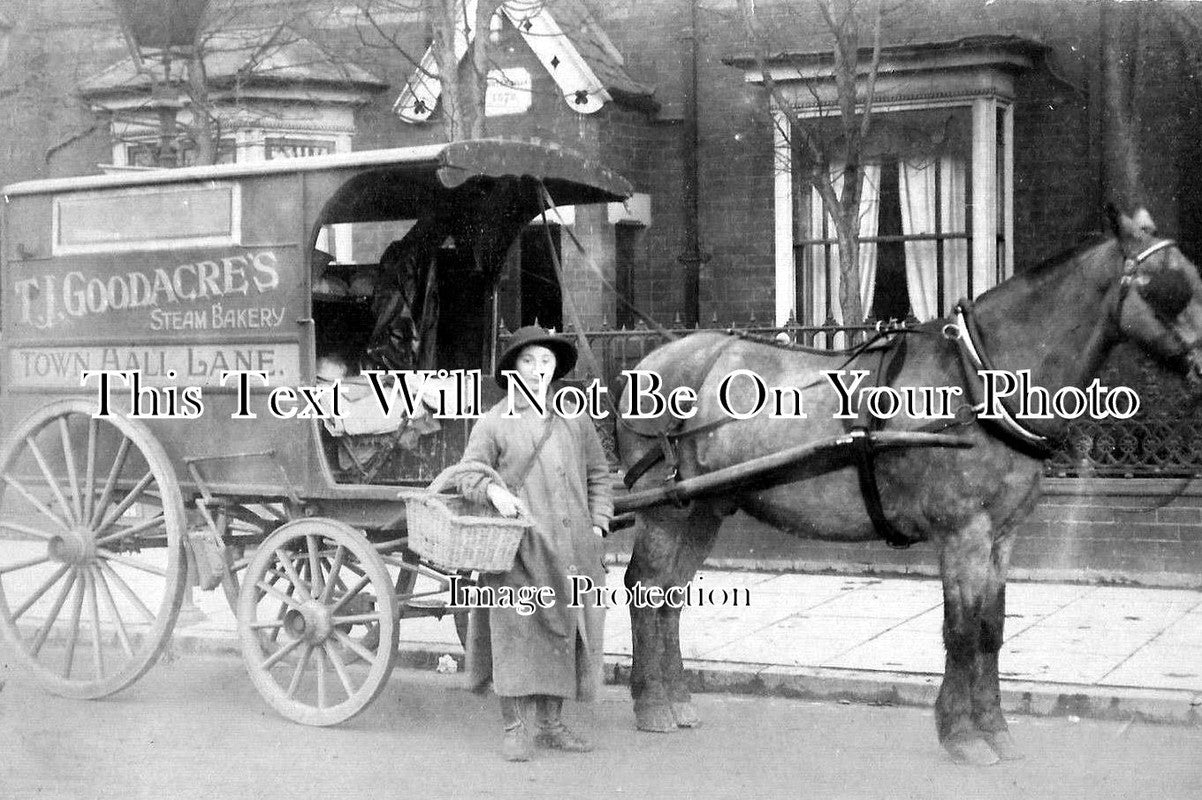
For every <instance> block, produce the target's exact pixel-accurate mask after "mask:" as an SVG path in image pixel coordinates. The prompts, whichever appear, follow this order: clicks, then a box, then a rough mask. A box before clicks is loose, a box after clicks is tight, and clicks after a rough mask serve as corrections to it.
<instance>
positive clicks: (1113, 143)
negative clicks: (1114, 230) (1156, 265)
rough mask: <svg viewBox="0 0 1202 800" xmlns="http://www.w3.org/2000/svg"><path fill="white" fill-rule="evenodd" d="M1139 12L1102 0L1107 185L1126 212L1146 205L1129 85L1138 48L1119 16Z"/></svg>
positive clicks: (1109, 196)
mask: <svg viewBox="0 0 1202 800" xmlns="http://www.w3.org/2000/svg"><path fill="white" fill-rule="evenodd" d="M1138 13H1139V11H1138V9H1136V8H1132V9H1130V10H1126V9H1120V8H1118V4H1117V3H1116V2H1115V1H1114V0H1102V2H1101V5H1100V17H1101V19H1100V33H1101V52H1100V61H1101V64H1100V67H1101V84H1102V86H1101V88H1102V182H1103V191H1104V193H1105V195H1106V199H1107V200H1109V201H1110V202H1112V203H1114V204H1115V205H1116V206H1118V208H1119V209H1120V210H1122V211H1123V212H1124V213H1126V214H1132V213H1134V212H1135V211H1136V209H1138V208H1139V207H1140V206H1142V205H1144V193H1143V185H1142V182H1141V179H1140V165H1139V151H1138V150H1137V148H1136V137H1137V135H1138V130H1139V117H1138V112H1137V111H1136V108H1135V104H1134V102H1133V100H1132V98H1133V95H1134V87H1133V86H1132V85H1131V83H1132V81H1131V78H1132V74H1133V70H1134V68H1135V66H1136V63H1137V61H1138V58H1139V52H1138V48H1132V47H1130V46H1128V43H1127V42H1128V40H1129V37H1128V36H1126V35H1125V34H1126V33H1127V32H1128V31H1129V29H1130V26H1128V25H1125V24H1124V22H1125V20H1123V19H1121V17H1123V16H1126V15H1128V14H1130V15H1135V14H1138ZM1137 35H1138V34H1137Z"/></svg>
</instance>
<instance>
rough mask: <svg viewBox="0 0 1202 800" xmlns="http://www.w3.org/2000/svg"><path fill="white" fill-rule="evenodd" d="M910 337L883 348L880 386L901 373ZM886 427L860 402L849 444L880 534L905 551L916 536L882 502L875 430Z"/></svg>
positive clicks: (867, 507) (878, 373)
mask: <svg viewBox="0 0 1202 800" xmlns="http://www.w3.org/2000/svg"><path fill="white" fill-rule="evenodd" d="M906 350H907V348H906V339H905V337H899V338H898V339H895V340H894V341H893V342H892V343H891V344H890V346H889V347H887V348H885V349H883V350H881V353H880V360H879V361H878V364H877V369H876V385H877V386H889V385H891V384H892V383H893V382H894V381H895V380H897V376H898V375H899V374H900V373H901V371H902V367H904V366H905V362H906ZM883 426H884V420H881V419H879V418H877V417H875V416H873V415H871V414H869V413H868V405H867V403H860V414H859V418H858V419H857V420H856V422H855V424H853V425H851V426H849V427H848V443H849V449H850V451H851V461H852V464H854V465H855V468H856V477H857V479H858V481H859V484H860V496H861V497H862V498H863V499H864V509H865V510H866V511H867V512H868V519H870V520H871V521H872V527H873V529H874V530H875V531H876V534H877V536H879V537H881V538H882V539H884V540H885V544H887V545H889V546H890V547H892V548H894V549H897V550H904V549H905V548H907V547H909V546H910V545H912V544H914V542H915V541H917V540H914V539H911V538H910V537H908V536H906V534H904V533H902V532H901V531H899V530H898V529H897V527H896V526H895V525H894V524H893V523H892V522H890V521H889V518H888V517H887V516H886V515H885V507H884V505H883V504H882V503H881V487H880V483H879V482H878V481H877V474H876V447H875V444H874V442H873V437H872V433H873V431H874V430H879V429H880V428H882V427H883Z"/></svg>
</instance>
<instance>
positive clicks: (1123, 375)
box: [498, 318, 1202, 478]
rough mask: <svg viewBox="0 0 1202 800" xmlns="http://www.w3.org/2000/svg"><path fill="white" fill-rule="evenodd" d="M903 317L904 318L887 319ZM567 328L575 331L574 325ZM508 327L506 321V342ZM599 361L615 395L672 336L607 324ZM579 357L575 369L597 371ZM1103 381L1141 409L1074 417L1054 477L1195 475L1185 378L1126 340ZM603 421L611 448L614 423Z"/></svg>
mask: <svg viewBox="0 0 1202 800" xmlns="http://www.w3.org/2000/svg"><path fill="white" fill-rule="evenodd" d="M888 324H890V325H901V324H905V323H896V322H894V323H888ZM880 327H881V326H880V325H878V324H877V323H875V322H872V321H868V322H865V323H864V324H863V325H854V326H835V325H823V326H811V325H799V324H797V323H796V322H792V321H791V322H790V323H788V324H786V325H783V326H773V325H763V324H760V323H757V322H756V320H755V319H754V318H752V319H750V320H748V321H747V322H745V323H743V324H735V323H731V324H721V323H719V321H718V320H717V319H716V318H715V319H711V321H710V324H708V325H706V326H704V327H697V328H686V327H683V326H680V325H674V326H673V327H671V328H668V329H667V330H666V332H667V333H670V334H673V335H685V334H689V333H693V332H695V331H697V330H731V331H738V332H740V333H745V334H751V335H754V336H760V337H764V338H765V339H776V338H777V337H781V339H785V338H786V337H787V341H789V342H791V343H795V344H802V345H805V346H808V347H818V348H822V349H828V350H837V349H843V348H845V347H848V346H849V345H852V344H855V343H857V342H861V341H863V340H864V338H865V337H866V336H868V335H870V334H872V333H875V332H876V331H878V330H880ZM568 333H571V334H572V335H574V332H573V331H572V330H571V329H570V328H569V331H568ZM509 335H510V332H509V331H508V330H507V329H505V327H504V326H503V325H502V326H501V328H500V330H499V331H498V341H499V342H500V347H503V346H504V342H505V341H506V339H507V338H508V336H509ZM584 335H585V338H586V339H587V340H588V342H589V344H590V345H591V347H592V351H593V355H594V356H595V357H596V359H597V362H598V364H599V365H600V368H601V372H602V375H601V376H600V377H601V378H602V384H603V385H605V386H606V387H607V388H608V389H609V392H610V394H611V396H613V397H615V398H616V397H618V396H619V395H620V392H621V390H622V387H623V385H624V383H623V380H622V377H621V376H622V371H623V370H629V369H633V368H634V367H635V366H636V365H637V364H638V363H639V362H640V361H642V360H643V359H644V358H645V357H646V356H647V355H648V354H649V353H650V352H651V351H652V350H654V349H656V348H657V347H660V346H661V345H663V344H664V343H665V341H666V338H665V336H664V332H663V331H657V330H652V329H650V328H648V327H647V326H646V325H643V324H642V323H640V324H638V325H637V326H635V327H634V328H630V329H626V328H621V329H614V328H609V327H606V326H602V327H601V328H599V329H596V330H588V331H585V332H584ZM582 361H583V360H582ZM586 370H587V367H586V366H585V365H584V364H583V363H581V364H580V365H578V367H577V369H576V370H575V372H574V373H573V374H572V376H570V377H576V378H591V377H592V376H591V375H588V374H586ZM1100 378H1101V382H1102V384H1103V385H1105V386H1110V387H1114V386H1120V385H1121V386H1128V387H1130V388H1132V389H1134V390H1135V391H1136V393H1137V394H1138V395H1139V398H1140V411H1139V413H1138V414H1137V415H1136V416H1135V417H1133V418H1131V419H1129V420H1118V421H1116V420H1094V419H1088V418H1080V419H1077V420H1073V421H1071V422H1070V423H1069V425H1068V428H1067V432H1066V435H1065V436H1064V438H1063V440H1062V441H1061V442H1059V443H1058V445H1057V447H1056V449H1055V450H1054V452H1053V454H1052V455H1051V456H1050V457H1049V458H1048V459H1047V461H1046V462H1045V474H1047V475H1049V476H1056V477H1127V478H1134V477H1166V478H1168V477H1176V478H1180V477H1194V476H1199V475H1202V400H1200V399H1199V397H1198V396H1196V395H1195V394H1193V393H1192V392H1191V391H1190V389H1189V388H1188V387H1187V386H1186V384H1185V382H1184V381H1183V380H1182V379H1180V378H1177V377H1176V376H1174V375H1172V374H1170V373H1168V372H1166V371H1164V370H1163V369H1161V368H1160V367H1158V366H1156V365H1155V364H1153V363H1152V362H1150V361H1149V360H1147V359H1146V358H1144V357H1142V356H1140V355H1139V354H1138V353H1136V352H1135V351H1134V350H1130V349H1124V348H1120V349H1119V350H1118V351H1116V354H1115V355H1114V356H1113V357H1112V358H1111V359H1110V360H1109V361H1108V362H1107V364H1106V366H1105V369H1104V370H1103V372H1102V375H1101V376H1100ZM608 428H609V426H604V425H599V426H598V429H599V430H600V432H601V434H602V439H603V440H605V444H606V447H607V449H609V450H611V453H612V430H609V429H608Z"/></svg>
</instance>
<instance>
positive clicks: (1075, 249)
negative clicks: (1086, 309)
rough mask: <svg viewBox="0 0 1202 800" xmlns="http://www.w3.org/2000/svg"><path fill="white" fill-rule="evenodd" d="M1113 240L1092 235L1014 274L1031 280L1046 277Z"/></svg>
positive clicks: (1103, 236) (1110, 237)
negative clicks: (1067, 263) (1067, 262)
mask: <svg viewBox="0 0 1202 800" xmlns="http://www.w3.org/2000/svg"><path fill="white" fill-rule="evenodd" d="M1113 239H1114V237H1113V236H1110V235H1108V234H1104V233H1095V234H1091V235H1090V236H1089V237H1088V238H1086V239H1083V240H1081V241H1080V242H1078V243H1077V244H1074V245H1071V246H1070V247H1067V248H1065V249H1064V250H1061V251H1060V252H1059V253H1056V254H1055V255H1052V256H1050V257H1048V258H1045V259H1044V260H1043V261H1040V262H1038V263H1037V264H1034V265H1032V266H1029V267H1026V268H1025V269H1018V270H1015V271H1014V274H1015V275H1021V276H1026V277H1031V278H1036V277H1039V276H1042V275H1046V274H1047V273H1049V272H1052V271H1053V270H1055V268H1056V267H1058V266H1060V265H1061V264H1063V263H1065V262H1066V261H1073V260H1075V259H1077V258H1079V257H1080V256H1081V255H1082V254H1083V253H1085V252H1087V251H1089V250H1093V249H1094V248H1095V247H1098V246H1100V245H1103V244H1105V243H1106V242H1109V241H1112V240H1113Z"/></svg>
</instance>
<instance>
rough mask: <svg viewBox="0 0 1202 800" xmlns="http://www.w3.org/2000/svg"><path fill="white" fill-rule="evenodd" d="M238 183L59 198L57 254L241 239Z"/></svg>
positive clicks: (55, 203)
mask: <svg viewBox="0 0 1202 800" xmlns="http://www.w3.org/2000/svg"><path fill="white" fill-rule="evenodd" d="M240 200H241V195H240V193H239V187H238V186H237V185H234V184H213V185H210V186H205V187H197V186H179V187H171V188H167V187H154V188H152V189H135V190H124V191H117V192H81V193H78V194H68V195H61V196H59V197H56V198H55V199H54V221H53V225H54V241H53V247H52V251H53V253H54V255H65V254H70V253H98V252H127V251H135V250H162V249H168V248H171V247H177V246H180V245H183V246H189V247H201V246H211V245H221V244H237V243H238V242H239V240H240V229H241V223H240V216H241V202H240Z"/></svg>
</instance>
